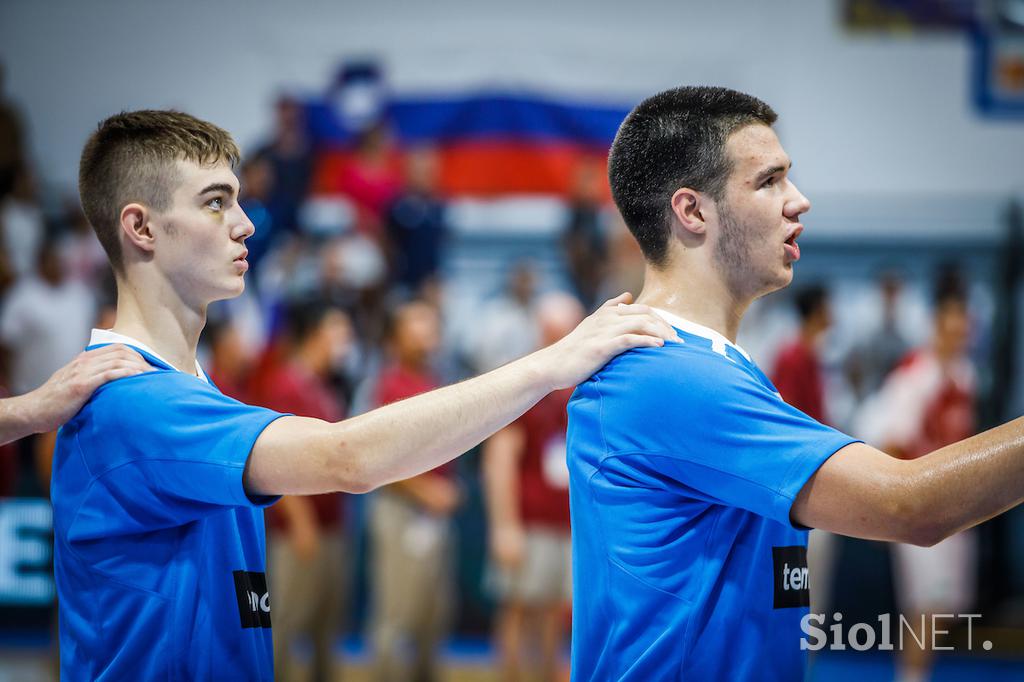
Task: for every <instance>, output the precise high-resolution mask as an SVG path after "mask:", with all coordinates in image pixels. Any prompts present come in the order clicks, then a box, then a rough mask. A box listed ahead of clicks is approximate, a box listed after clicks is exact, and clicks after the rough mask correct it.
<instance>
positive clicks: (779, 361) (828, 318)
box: [772, 286, 832, 424]
mask: <svg viewBox="0 0 1024 682" xmlns="http://www.w3.org/2000/svg"><path fill="white" fill-rule="evenodd" d="M795 304H796V311H797V315H798V316H799V318H800V329H799V331H798V332H797V335H796V337H794V338H793V339H792V340H791V341H789V343H787V344H785V345H784V346H783V347H782V349H781V350H780V351H779V354H778V356H777V357H776V358H775V369H774V371H773V372H772V383H773V384H775V388H777V389H778V391H779V393H780V394H782V399H783V400H785V401H786V402H787V403H789V404H790V405H792V406H793V407H795V408H796V409H798V410H800V411H801V412H803V413H804V414H807V415H809V416H811V417H813V418H814V419H816V420H818V421H819V422H821V423H823V424H827V423H828V416H827V414H828V413H827V411H826V409H825V386H824V383H823V381H822V376H821V359H820V357H819V355H818V353H819V347H820V345H821V341H822V338H823V337H824V335H825V332H827V331H828V328H829V327H830V326H832V312H831V310H830V309H829V300H828V292H827V291H826V290H825V288H824V287H823V286H812V287H808V288H806V289H803V290H802V291H800V292H798V293H797V295H796V300H795Z"/></svg>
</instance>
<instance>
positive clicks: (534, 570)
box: [483, 293, 583, 682]
mask: <svg viewBox="0 0 1024 682" xmlns="http://www.w3.org/2000/svg"><path fill="white" fill-rule="evenodd" d="M536 310H537V312H536V316H537V324H538V327H539V328H540V331H541V336H540V346H546V345H548V344H551V343H554V342H555V341H557V340H559V339H560V338H562V337H563V336H565V335H566V334H568V333H569V332H570V331H572V329H573V328H574V327H575V326H576V325H577V324H579V322H580V321H581V320H582V319H583V307H582V306H581V305H580V303H579V301H577V300H576V299H575V298H573V297H572V296H570V295H568V294H563V293H551V294H545V295H544V296H542V297H541V298H540V300H539V301H538V303H537V308H536ZM571 394H572V390H571V389H567V390H564V391H558V392H555V393H552V394H550V395H548V396H547V397H546V398H544V399H543V400H541V401H540V402H539V403H537V404H536V405H535V406H534V407H533V408H531V409H530V410H529V411H528V412H526V414H524V415H523V416H522V417H520V418H519V419H517V420H516V421H515V422H513V423H512V424H510V425H509V426H507V427H505V428H504V429H502V430H501V431H499V432H498V433H496V434H494V436H492V437H491V438H490V439H489V440H488V441H487V442H486V444H485V446H484V458H483V479H484V494H485V501H486V503H487V516H488V533H489V538H490V552H491V560H492V563H493V565H494V567H495V569H496V571H497V575H496V577H497V581H496V583H497V584H496V587H497V590H498V599H499V602H500V605H499V610H498V615H497V625H496V631H497V645H498V651H499V656H500V661H501V679H502V680H505V681H506V682H514V681H516V680H521V679H533V678H532V677H530V676H528V675H526V671H527V670H529V668H530V667H532V666H530V665H529V663H528V661H529V658H528V656H527V655H526V653H525V652H524V644H526V645H530V646H532V645H536V647H537V650H538V651H539V653H540V665H539V672H540V679H541V680H544V682H554V680H556V679H557V678H558V656H559V652H560V651H561V649H562V646H563V645H564V643H565V641H564V640H565V632H564V630H565V627H564V626H565V615H566V610H567V608H568V606H569V604H570V603H571V602H572V592H571V590H572V548H571V542H570V537H569V470H568V468H567V467H566V464H565V430H566V426H567V417H566V405H567V404H568V401H569V396H570V395H571Z"/></svg>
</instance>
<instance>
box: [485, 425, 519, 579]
mask: <svg viewBox="0 0 1024 682" xmlns="http://www.w3.org/2000/svg"><path fill="white" fill-rule="evenodd" d="M525 443H526V434H525V433H524V432H523V429H522V428H521V427H519V426H516V425H512V426H506V427H505V428H503V429H502V430H501V431H498V432H497V433H496V434H494V435H493V436H491V437H490V439H489V440H488V441H487V443H486V445H484V458H483V479H484V502H485V503H486V504H487V521H488V523H487V525H488V530H489V532H490V535H489V538H490V545H491V553H492V554H493V556H494V558H495V559H497V560H498V562H500V563H501V564H502V565H506V566H516V565H518V564H519V563H520V562H521V560H522V554H523V551H524V544H525V538H524V535H523V523H522V519H520V518H519V459H520V458H521V457H522V456H523V447H524V445H525Z"/></svg>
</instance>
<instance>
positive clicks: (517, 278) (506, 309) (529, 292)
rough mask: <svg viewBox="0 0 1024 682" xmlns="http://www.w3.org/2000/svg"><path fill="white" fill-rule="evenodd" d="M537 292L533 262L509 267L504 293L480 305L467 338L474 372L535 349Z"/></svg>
mask: <svg viewBox="0 0 1024 682" xmlns="http://www.w3.org/2000/svg"><path fill="white" fill-rule="evenodd" d="M536 289H537V276H536V274H535V273H534V270H533V264H532V263H530V262H529V261H521V262H519V263H516V264H515V265H514V266H512V268H511V269H510V270H509V273H508V279H507V282H506V288H505V290H504V291H503V292H502V293H501V294H500V295H499V296H497V297H496V298H493V299H491V300H490V301H487V302H486V303H485V304H484V305H483V308H482V309H481V310H480V314H479V315H477V316H476V320H475V322H474V324H473V325H472V327H471V329H470V332H469V333H468V334H467V336H466V341H465V343H466V349H465V354H466V357H467V358H468V360H469V364H470V366H471V367H472V368H473V370H474V371H476V372H488V371H490V370H492V369H494V368H495V367H500V366H501V365H504V364H505V363H506V362H509V361H510V360H513V359H514V358H518V357H520V356H521V355H524V354H525V353H529V352H530V351H531V350H533V349H534V348H536V347H537V338H538V334H539V332H538V330H537V322H536V319H535V318H534V313H533V299H534V297H535V295H536Z"/></svg>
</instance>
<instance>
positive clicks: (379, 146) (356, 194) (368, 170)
mask: <svg viewBox="0 0 1024 682" xmlns="http://www.w3.org/2000/svg"><path fill="white" fill-rule="evenodd" d="M333 184H334V188H335V189H336V190H337V191H339V192H341V193H342V194H344V195H345V196H347V197H348V198H350V199H351V200H352V202H353V203H354V204H355V206H356V209H357V212H358V218H357V224H358V227H359V229H360V231H361V232H363V233H364V234H366V235H367V236H370V237H373V238H376V239H380V237H381V236H382V233H383V229H384V225H385V222H386V218H387V210H388V208H389V207H390V206H391V204H392V203H393V202H394V201H395V199H397V198H398V196H399V194H400V193H401V191H402V187H403V185H404V182H403V169H402V156H401V154H400V153H399V151H398V148H397V147H396V145H395V142H394V136H393V135H392V133H391V129H390V128H389V126H388V124H387V122H386V121H380V122H378V123H376V124H374V125H372V126H370V127H369V128H367V129H366V130H365V131H363V132H362V133H360V134H359V136H358V137H357V138H356V141H355V147H354V149H353V150H352V154H351V156H349V157H348V159H347V160H346V162H345V163H343V164H342V166H341V168H340V170H339V172H338V175H337V177H336V178H334V183H333Z"/></svg>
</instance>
